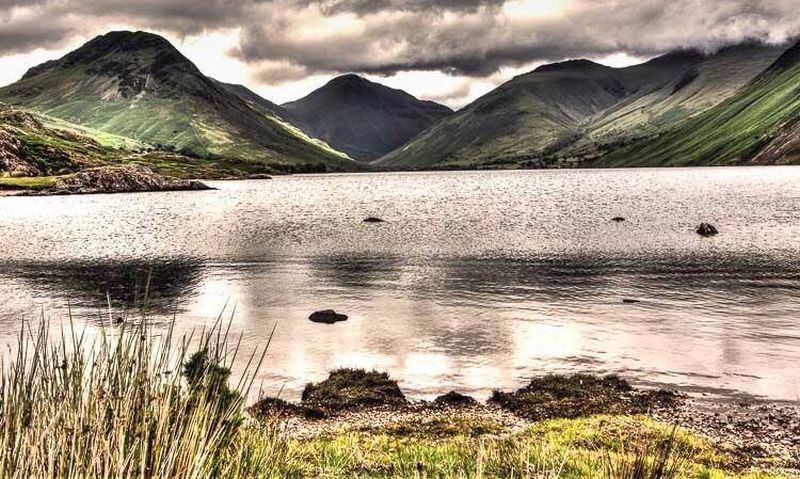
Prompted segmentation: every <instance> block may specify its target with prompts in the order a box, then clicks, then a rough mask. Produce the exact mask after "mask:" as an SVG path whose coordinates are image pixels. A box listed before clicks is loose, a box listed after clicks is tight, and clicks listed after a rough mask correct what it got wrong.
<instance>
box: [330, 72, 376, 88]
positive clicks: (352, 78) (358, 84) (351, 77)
mask: <svg viewBox="0 0 800 479" xmlns="http://www.w3.org/2000/svg"><path fill="white" fill-rule="evenodd" d="M327 86H328V87H333V88H344V89H365V88H374V87H378V86H382V85H378V84H377V83H373V82H371V81H369V80H367V79H366V78H364V77H362V76H358V75H356V74H355V73H348V74H346V75H341V76H338V77H336V78H334V79H333V80H331V81H329V82H328V85H327Z"/></svg>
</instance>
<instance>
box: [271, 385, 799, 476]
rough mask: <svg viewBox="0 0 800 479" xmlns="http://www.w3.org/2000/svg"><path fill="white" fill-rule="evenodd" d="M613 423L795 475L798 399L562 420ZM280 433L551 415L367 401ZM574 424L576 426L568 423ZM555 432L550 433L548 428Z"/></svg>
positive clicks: (312, 435)
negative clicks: (677, 432)
mask: <svg viewBox="0 0 800 479" xmlns="http://www.w3.org/2000/svg"><path fill="white" fill-rule="evenodd" d="M594 420H597V421H599V422H600V423H601V424H603V423H606V422H609V423H613V422H615V421H621V422H628V423H630V424H631V426H632V427H633V426H635V425H641V424H644V423H646V422H647V421H655V423H656V424H662V425H664V426H666V427H667V429H669V428H670V427H673V426H677V427H679V428H681V429H682V430H685V431H687V432H689V433H691V434H693V435H696V436H697V437H699V438H702V439H703V440H705V441H708V443H709V445H710V447H711V448H712V449H713V450H714V451H716V452H718V453H719V454H722V455H724V456H725V457H726V458H727V461H728V462H727V468H728V470H730V471H733V472H737V473H747V472H754V473H769V474H779V475H786V476H787V477H800V405H794V406H785V405H781V404H762V405H760V406H753V405H745V404H733V403H718V402H713V401H711V402H710V401H707V400H697V399H694V398H683V399H682V400H681V402H680V404H679V405H678V406H677V407H676V408H675V409H672V410H670V409H668V408H666V409H659V410H657V411H652V412H650V413H646V414H640V415H590V416H579V417H576V418H573V419H568V420H566V421H578V422H580V421H594ZM281 421H282V423H283V425H282V433H283V434H284V435H285V436H286V437H287V438H288V439H290V440H293V441H298V442H301V443H302V442H304V441H317V440H324V439H326V438H328V439H331V440H335V439H336V438H342V437H349V436H354V435H355V436H359V435H361V436H366V437H378V436H389V437H393V438H395V439H397V440H401V441H402V440H404V439H407V438H415V439H419V440H423V441H433V442H436V441H439V440H442V439H444V438H446V437H448V436H450V435H453V436H467V437H472V438H473V439H486V438H503V437H506V438H513V437H515V436H518V435H525V434H527V431H528V430H530V429H531V428H537V427H542V428H547V427H548V424H551V423H556V424H557V423H558V420H540V421H536V420H529V419H525V418H523V417H520V416H519V415H516V414H514V413H512V412H509V411H507V410H505V409H503V408H502V407H499V406H497V405H493V404H487V403H483V402H482V403H477V404H474V405H436V404H434V403H431V402H425V401H421V402H414V403H411V404H408V405H405V406H379V407H367V408H364V409H360V410H351V411H345V412H342V413H340V414H337V415H333V416H330V417H327V418H321V419H313V418H306V417H302V416H299V415H290V416H283V417H282V418H281ZM576 427H577V426H576ZM555 433H558V432H557V431H555Z"/></svg>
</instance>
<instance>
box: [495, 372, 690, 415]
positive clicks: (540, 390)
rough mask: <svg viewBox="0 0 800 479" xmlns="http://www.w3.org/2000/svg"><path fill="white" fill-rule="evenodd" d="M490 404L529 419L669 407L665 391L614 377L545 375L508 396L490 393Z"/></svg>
mask: <svg viewBox="0 0 800 479" xmlns="http://www.w3.org/2000/svg"><path fill="white" fill-rule="evenodd" d="M489 401H490V402H491V403H494V404H497V405H499V406H500V407H502V408H504V409H506V410H508V411H511V412H513V413H515V414H517V415H519V416H521V417H525V418H527V419H530V420H542V419H552V418H576V417H585V416H591V415H594V414H642V413H646V412H648V411H649V410H650V409H652V408H655V407H668V406H670V405H673V404H674V403H675V401H676V397H675V395H674V394H673V393H670V392H667V391H638V390H634V389H633V388H632V387H631V385H630V384H629V383H628V382H627V381H625V380H623V379H620V378H619V377H617V376H606V377H598V376H592V375H587V374H574V375H572V376H560V375H548V376H542V377H539V378H534V379H533V380H532V381H531V382H530V384H528V385H527V386H525V387H524V388H521V389H519V390H517V391H515V392H512V393H505V392H501V391H494V393H493V394H492V397H491V398H490V399H489Z"/></svg>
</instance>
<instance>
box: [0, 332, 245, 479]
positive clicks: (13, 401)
mask: <svg viewBox="0 0 800 479" xmlns="http://www.w3.org/2000/svg"><path fill="white" fill-rule="evenodd" d="M50 334H51V333H50V328H49V327H48V325H47V324H44V323H43V324H42V325H40V326H39V327H38V328H36V329H34V330H30V329H26V328H25V325H23V328H22V331H21V332H20V340H19V343H18V348H17V351H16V355H15V356H13V357H12V358H11V359H10V360H9V361H7V362H4V363H3V366H2V373H1V374H2V377H0V475H1V476H2V477H66V478H70V477H140V478H155V477H164V478H169V477H210V476H213V475H216V474H222V473H224V472H229V471H232V470H240V469H241V467H242V465H241V464H239V463H238V462H235V461H238V460H241V457H242V455H244V454H250V453H249V452H248V453H245V451H242V450H241V448H240V446H239V445H240V444H241V443H242V434H243V431H244V429H243V427H242V419H243V416H242V414H241V412H240V411H241V404H242V401H243V400H244V399H243V398H244V397H245V395H246V392H247V390H248V388H249V385H250V384H251V382H252V374H251V373H247V372H246V373H243V375H242V376H241V378H240V379H239V382H238V383H237V384H236V386H235V387H234V388H233V389H232V388H231V387H230V386H229V384H228V380H229V376H230V370H229V365H230V364H231V362H232V361H234V359H235V352H233V351H230V350H228V349H227V348H226V347H225V346H224V344H226V343H227V340H226V338H225V336H224V335H223V334H221V333H220V329H219V328H216V329H215V330H214V331H209V332H205V333H203V334H202V335H201V336H200V337H197V338H194V340H193V339H192V338H191V337H188V338H187V337H185V338H183V339H182V340H181V341H180V342H178V341H174V340H173V337H172V330H171V329H169V330H168V331H166V332H163V331H162V334H160V335H157V334H154V333H153V332H152V331H151V330H150V329H149V328H148V327H147V326H145V323H144V321H143V322H142V323H141V324H140V325H139V326H135V327H133V326H131V327H129V326H122V327H121V328H120V329H115V330H113V331H112V330H106V329H105V328H101V329H100V331H99V335H98V336H97V337H95V338H94V339H89V335H88V334H87V333H86V332H85V331H84V332H77V331H76V330H75V328H73V327H71V326H70V328H68V331H64V330H63V329H62V331H61V334H60V336H57V337H56V338H55V340H53V338H51V336H50ZM193 343H194V344H197V346H196V350H195V351H193V350H192V349H191V348H190V346H189V344H193ZM176 344H178V346H175V345H176ZM259 361H260V359H259V358H258V357H255V356H253V357H251V358H250V361H249V363H250V364H251V365H253V366H254V365H256V364H257V363H258V362H259ZM184 363H185V368H184V371H183V374H181V370H180V368H181V365H182V364H184ZM247 440H248V442H249V441H252V440H255V439H254V438H248V439H247ZM232 461H234V462H232ZM248 461H249V462H248V464H251V463H255V462H258V461H256V459H254V458H248ZM231 477H247V476H236V475H232V476H231Z"/></svg>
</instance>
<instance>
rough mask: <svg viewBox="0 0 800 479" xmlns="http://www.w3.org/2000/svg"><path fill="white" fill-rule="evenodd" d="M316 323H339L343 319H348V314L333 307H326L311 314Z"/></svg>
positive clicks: (310, 317)
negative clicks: (340, 312) (338, 311)
mask: <svg viewBox="0 0 800 479" xmlns="http://www.w3.org/2000/svg"><path fill="white" fill-rule="evenodd" d="M308 319H310V320H311V321H312V322H314V323H323V324H334V323H339V322H342V321H347V315H346V314H339V313H337V312H336V311H334V310H332V309H326V310H324V311H317V312H315V313H312V314H311V316H309V317H308Z"/></svg>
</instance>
